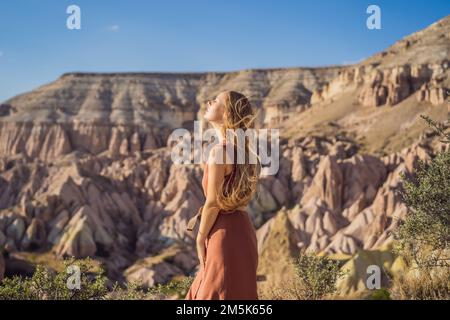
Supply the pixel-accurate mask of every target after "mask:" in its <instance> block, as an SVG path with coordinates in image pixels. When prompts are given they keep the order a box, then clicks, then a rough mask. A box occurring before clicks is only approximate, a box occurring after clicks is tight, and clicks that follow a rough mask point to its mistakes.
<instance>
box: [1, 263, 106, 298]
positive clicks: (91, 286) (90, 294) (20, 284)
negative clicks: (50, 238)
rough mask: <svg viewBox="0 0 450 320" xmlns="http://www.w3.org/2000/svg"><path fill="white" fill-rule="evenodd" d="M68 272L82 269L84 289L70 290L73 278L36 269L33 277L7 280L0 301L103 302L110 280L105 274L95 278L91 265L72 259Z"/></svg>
mask: <svg viewBox="0 0 450 320" xmlns="http://www.w3.org/2000/svg"><path fill="white" fill-rule="evenodd" d="M64 264H65V266H66V269H65V270H67V268H68V267H69V266H78V268H79V270H80V277H79V279H80V289H77V288H76V287H74V288H73V289H70V285H68V283H71V278H70V277H71V276H72V275H73V274H71V273H67V272H66V271H65V270H64V271H62V272H54V271H51V270H49V269H47V268H45V267H43V266H41V265H38V266H37V267H36V270H35V272H34V274H33V276H32V277H30V278H23V277H19V276H15V277H12V278H5V279H3V281H2V282H1V283H0V300H96V299H102V298H103V297H104V296H105V294H106V292H107V288H106V281H107V279H106V277H105V276H104V275H103V271H101V272H100V273H99V274H97V275H94V274H92V273H91V272H90V271H91V262H90V260H89V259H86V260H74V259H69V260H66V261H64Z"/></svg>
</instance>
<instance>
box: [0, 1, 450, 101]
mask: <svg viewBox="0 0 450 320" xmlns="http://www.w3.org/2000/svg"><path fill="white" fill-rule="evenodd" d="M72 4H75V5H78V6H79V7H80V9H81V29H80V30H69V29H68V28H67V26H66V20H67V18H68V17H69V14H68V13H66V10H67V7H68V6H69V5H72ZM371 4H375V5H378V6H379V7H380V9H381V29H380V30H370V29H368V28H367V26H366V20H367V18H368V17H369V14H367V12H366V10H367V7H368V6H369V5H371ZM449 14H450V1H448V0H414V1H411V0H372V1H366V0H314V1H313V0H309V1H307V0H292V1H288V0H272V1H268V0H240V1H239V0H226V1H225V0H190V1H188V0H164V1H162V0H161V1H156V0H116V1H114V0H108V1H107V0H70V1H66V0H57V1H56V0H39V1H37V0H15V1H13V0H9V1H7V0H5V1H1V2H0V101H4V100H6V99H8V98H11V97H13V96H14V95H17V94H19V93H23V92H26V91H29V90H32V89H34V88H36V87H38V86H40V85H43V84H45V83H48V82H51V81H53V80H55V79H56V78H58V77H59V76H60V75H61V74H63V73H66V72H74V71H78V72H83V71H84V72H127V71H129V72H152V71H159V72H164V71H165V72H202V71H234V70H241V69H250V68H279V67H300V66H306V67H316V66H327V65H336V64H349V63H355V62H359V61H361V60H362V59H365V58H367V57H369V56H371V55H373V54H375V53H377V52H379V51H382V50H384V49H385V48H387V47H388V46H390V45H392V44H393V43H395V42H396V41H398V40H400V39H401V38H403V37H404V36H406V35H409V34H411V33H413V32H415V31H418V30H420V29H423V28H425V27H427V26H428V25H430V24H431V23H433V22H435V21H437V20H439V19H441V18H443V17H445V16H446V15H449Z"/></svg>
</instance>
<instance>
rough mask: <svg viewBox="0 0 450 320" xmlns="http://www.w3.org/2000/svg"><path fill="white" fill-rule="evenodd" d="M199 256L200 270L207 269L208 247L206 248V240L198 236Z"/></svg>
mask: <svg viewBox="0 0 450 320" xmlns="http://www.w3.org/2000/svg"><path fill="white" fill-rule="evenodd" d="M197 256H198V260H199V262H200V270H203V269H204V268H205V261H206V246H205V238H203V237H201V236H197Z"/></svg>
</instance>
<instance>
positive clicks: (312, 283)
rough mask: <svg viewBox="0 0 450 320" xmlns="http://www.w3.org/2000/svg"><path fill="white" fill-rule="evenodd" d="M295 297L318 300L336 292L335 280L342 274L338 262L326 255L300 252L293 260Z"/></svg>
mask: <svg viewBox="0 0 450 320" xmlns="http://www.w3.org/2000/svg"><path fill="white" fill-rule="evenodd" d="M294 267H295V271H296V278H297V283H295V285H294V288H293V292H292V293H293V294H294V296H296V297H297V299H305V300H319V299H323V298H324V297H326V296H327V295H331V294H333V293H335V292H336V290H337V289H336V281H337V280H338V279H339V278H340V277H342V276H343V275H344V273H343V272H342V271H341V268H340V265H339V262H337V261H334V260H332V259H330V258H328V257H326V256H317V255H314V254H307V253H301V254H300V255H299V257H298V258H297V259H296V260H294Z"/></svg>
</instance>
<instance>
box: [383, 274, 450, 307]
mask: <svg viewBox="0 0 450 320" xmlns="http://www.w3.org/2000/svg"><path fill="white" fill-rule="evenodd" d="M390 291H391V297H392V299H398V300H449V299H450V270H449V269H447V268H438V269H435V270H433V271H432V272H428V271H424V270H422V271H420V270H419V269H416V270H413V271H410V272H408V273H407V274H405V275H404V276H402V277H399V278H395V279H393V284H392V288H391V290H390Z"/></svg>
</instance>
